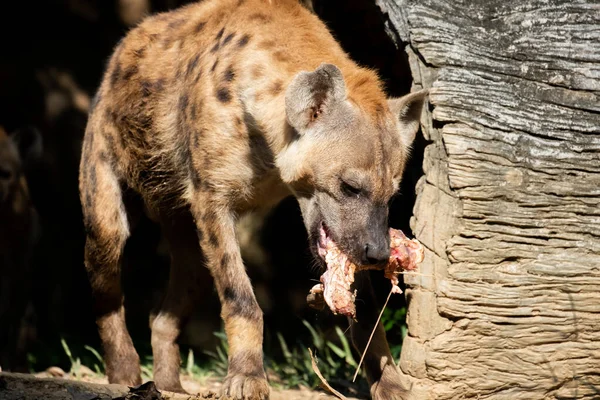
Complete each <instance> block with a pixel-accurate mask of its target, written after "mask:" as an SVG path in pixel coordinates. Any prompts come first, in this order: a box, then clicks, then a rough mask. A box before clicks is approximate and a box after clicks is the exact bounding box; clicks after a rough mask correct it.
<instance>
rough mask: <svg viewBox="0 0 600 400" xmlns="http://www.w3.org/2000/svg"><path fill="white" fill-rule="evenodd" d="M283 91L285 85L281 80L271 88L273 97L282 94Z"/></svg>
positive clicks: (270, 91)
mask: <svg viewBox="0 0 600 400" xmlns="http://www.w3.org/2000/svg"><path fill="white" fill-rule="evenodd" d="M281 89H283V83H282V82H281V81H280V80H277V81H275V82H273V84H272V85H271V87H270V88H269V93H270V94H271V96H277V95H278V94H279V93H281Z"/></svg>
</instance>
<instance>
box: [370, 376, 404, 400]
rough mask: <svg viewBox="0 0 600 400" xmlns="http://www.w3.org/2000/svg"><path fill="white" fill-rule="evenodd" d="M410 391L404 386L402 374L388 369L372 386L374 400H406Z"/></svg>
mask: <svg viewBox="0 0 600 400" xmlns="http://www.w3.org/2000/svg"><path fill="white" fill-rule="evenodd" d="M409 392H410V391H409V390H408V389H407V388H406V387H405V386H404V385H403V384H402V382H401V378H400V374H398V373H397V372H396V371H394V370H390V368H386V370H385V371H384V373H383V374H382V375H381V378H380V379H379V381H377V382H375V383H373V384H372V385H371V397H372V398H373V400H405V399H407V398H408V394H409Z"/></svg>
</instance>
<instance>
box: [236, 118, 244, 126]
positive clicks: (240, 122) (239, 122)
mask: <svg viewBox="0 0 600 400" xmlns="http://www.w3.org/2000/svg"><path fill="white" fill-rule="evenodd" d="M243 123H244V121H242V119H241V118H240V117H237V118H236V119H235V126H237V127H238V128H241V126H242V124H243Z"/></svg>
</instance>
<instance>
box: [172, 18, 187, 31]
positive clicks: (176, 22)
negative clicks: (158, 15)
mask: <svg viewBox="0 0 600 400" xmlns="http://www.w3.org/2000/svg"><path fill="white" fill-rule="evenodd" d="M184 22H185V20H184V19H183V18H181V19H176V20H174V21H171V22H169V25H168V27H169V29H175V28H178V27H179V26H181V25H182V24H183V23H184Z"/></svg>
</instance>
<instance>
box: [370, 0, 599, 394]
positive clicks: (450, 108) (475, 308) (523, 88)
mask: <svg viewBox="0 0 600 400" xmlns="http://www.w3.org/2000/svg"><path fill="white" fill-rule="evenodd" d="M378 4H379V6H380V7H381V9H382V11H383V12H384V13H387V16H388V17H389V21H388V22H389V25H390V26H395V27H396V30H397V35H398V37H400V38H401V39H402V40H404V41H405V42H407V43H408V45H407V47H406V51H407V52H408V53H409V57H410V62H411V70H412V73H413V78H414V84H415V86H416V87H417V88H418V87H430V88H432V91H431V98H430V100H431V105H432V107H431V110H432V111H429V112H426V113H424V115H423V118H422V124H423V133H424V135H425V137H426V138H427V139H428V140H430V141H431V142H430V144H429V145H428V147H427V148H426V153H425V161H424V166H423V167H424V171H425V176H424V177H423V178H422V179H421V180H420V181H419V186H418V188H417V192H418V198H417V204H416V205H415V209H414V217H413V219H412V228H413V232H414V233H415V235H416V237H417V238H418V239H419V240H420V241H421V242H422V243H423V245H424V246H426V248H427V251H426V257H425V262H424V263H423V264H422V267H421V271H420V272H421V273H423V274H424V276H417V277H410V278H408V277H407V278H406V279H405V281H406V283H407V286H408V288H409V289H408V290H407V296H408V298H409V300H410V303H409V311H408V327H409V335H408V337H407V338H406V339H405V342H404V346H403V351H402V357H401V368H402V371H403V372H404V373H406V374H407V375H409V376H411V377H413V378H414V379H413V381H414V385H413V394H412V397H411V398H414V399H434V398H435V399H458V398H479V399H484V398H485V399H487V398H489V399H546V398H549V399H550V398H590V399H591V398H595V399H597V398H600V372H599V368H600V290H599V289H600V201H599V199H600V3H598V2H597V1H594V0H583V1H567V0H545V1H542V0H539V1H538V0H533V1H526V2H522V1H517V0H508V1H503V2H499V1H486V0H471V1H465V0H459V1H456V0H446V1H445V0H418V1H417V0H406V1H392V0H378Z"/></svg>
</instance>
